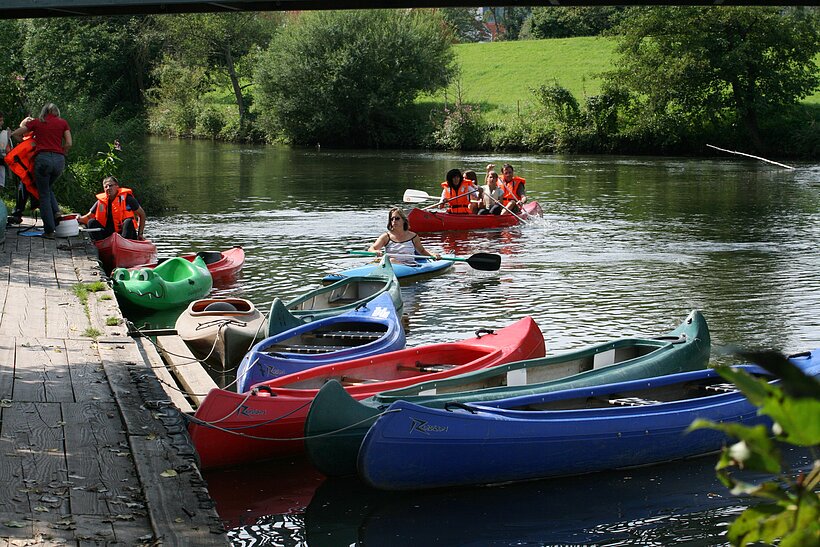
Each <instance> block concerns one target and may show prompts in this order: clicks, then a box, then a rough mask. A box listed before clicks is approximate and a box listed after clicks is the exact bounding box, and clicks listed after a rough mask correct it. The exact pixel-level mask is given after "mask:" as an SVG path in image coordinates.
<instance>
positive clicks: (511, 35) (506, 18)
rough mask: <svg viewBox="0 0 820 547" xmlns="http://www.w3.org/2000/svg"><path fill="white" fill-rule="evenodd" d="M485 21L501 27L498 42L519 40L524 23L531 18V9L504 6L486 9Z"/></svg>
mask: <svg viewBox="0 0 820 547" xmlns="http://www.w3.org/2000/svg"><path fill="white" fill-rule="evenodd" d="M484 9H485V12H484V20H485V21H494V22H495V23H497V24H498V25H499V33H498V34H497V35H496V39H498V40H518V34H519V33H520V32H521V28H522V27H523V26H524V22H525V21H526V20H527V19H528V18H529V17H530V13H531V9H530V8H529V7H524V6H504V7H490V8H484Z"/></svg>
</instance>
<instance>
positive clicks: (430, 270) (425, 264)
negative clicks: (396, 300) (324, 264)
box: [322, 258, 453, 283]
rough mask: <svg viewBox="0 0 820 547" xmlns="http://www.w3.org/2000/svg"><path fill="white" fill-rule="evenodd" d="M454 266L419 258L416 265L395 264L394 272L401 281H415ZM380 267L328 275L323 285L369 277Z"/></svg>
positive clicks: (445, 261) (445, 262) (368, 267)
mask: <svg viewBox="0 0 820 547" xmlns="http://www.w3.org/2000/svg"><path fill="white" fill-rule="evenodd" d="M452 266H453V261H452V260H428V259H424V258H417V259H416V264H415V265H413V266H410V265H409V264H398V263H393V272H394V273H395V274H396V277H397V278H399V280H400V281H413V280H416V279H418V278H422V277H425V276H428V275H432V274H435V273H440V272H443V271H445V270H447V269H448V268H451V267H452ZM378 267H379V265H378V264H375V263H371V264H368V265H367V266H360V267H358V268H351V269H349V270H343V271H341V272H338V273H332V274H328V275H326V276H325V277H323V278H322V283H334V282H336V281H339V280H340V279H344V278H345V277H354V276H365V275H369V274H370V272H372V271H373V270H374V269H375V268H378Z"/></svg>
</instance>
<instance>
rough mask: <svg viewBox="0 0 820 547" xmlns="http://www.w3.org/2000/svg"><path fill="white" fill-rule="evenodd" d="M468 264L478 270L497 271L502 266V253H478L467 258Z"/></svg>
mask: <svg viewBox="0 0 820 547" xmlns="http://www.w3.org/2000/svg"><path fill="white" fill-rule="evenodd" d="M467 264H469V265H470V266H471V267H473V268H475V269H476V270H482V271H485V272H495V271H498V269H499V268H500V267H501V255H497V254H492V253H476V254H474V255H473V256H471V257H470V258H468V259H467Z"/></svg>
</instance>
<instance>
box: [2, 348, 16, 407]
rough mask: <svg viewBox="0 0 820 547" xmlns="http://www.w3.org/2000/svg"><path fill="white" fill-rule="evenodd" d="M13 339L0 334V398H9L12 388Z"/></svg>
mask: <svg viewBox="0 0 820 547" xmlns="http://www.w3.org/2000/svg"><path fill="white" fill-rule="evenodd" d="M14 353H15V339H14V338H13V337H11V336H0V400H11V398H12V393H13V391H12V390H13V389H14Z"/></svg>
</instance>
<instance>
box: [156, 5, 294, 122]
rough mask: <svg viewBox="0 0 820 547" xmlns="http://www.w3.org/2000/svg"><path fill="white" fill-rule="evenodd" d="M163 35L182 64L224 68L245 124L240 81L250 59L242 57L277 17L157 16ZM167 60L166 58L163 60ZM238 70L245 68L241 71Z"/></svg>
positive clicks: (252, 50) (245, 14)
mask: <svg viewBox="0 0 820 547" xmlns="http://www.w3.org/2000/svg"><path fill="white" fill-rule="evenodd" d="M158 20H159V22H160V25H161V26H162V28H163V29H164V31H165V34H166V40H167V42H166V47H167V49H168V51H169V52H170V54H171V55H172V56H173V57H175V58H176V59H177V60H178V61H179V62H181V63H182V64H188V65H190V66H191V67H202V68H205V69H206V70H211V69H214V68H215V69H217V70H218V71H224V74H225V75H227V78H228V80H229V81H230V84H231V89H232V90H233V94H234V97H235V100H236V106H237V109H238V110H239V125H240V127H241V128H244V127H245V118H246V114H247V105H246V100H245V95H244V93H243V88H244V87H247V85H245V86H243V85H242V83H241V80H242V79H243V77H248V76H250V66H251V65H252V63H250V62H244V63H243V62H242V59H243V58H244V57H245V56H247V55H249V54H252V53H255V51H256V50H257V48H260V47H262V46H264V45H267V43H268V42H269V41H270V38H271V36H272V35H273V32H274V29H275V28H276V26H278V24H279V23H278V18H273V17H270V16H268V15H266V14H260V13H252V12H242V13H229V14H224V13H195V14H186V15H174V16H168V17H160V18H158ZM166 61H167V60H166ZM242 69H245V72H244V73H243V71H242Z"/></svg>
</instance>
